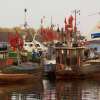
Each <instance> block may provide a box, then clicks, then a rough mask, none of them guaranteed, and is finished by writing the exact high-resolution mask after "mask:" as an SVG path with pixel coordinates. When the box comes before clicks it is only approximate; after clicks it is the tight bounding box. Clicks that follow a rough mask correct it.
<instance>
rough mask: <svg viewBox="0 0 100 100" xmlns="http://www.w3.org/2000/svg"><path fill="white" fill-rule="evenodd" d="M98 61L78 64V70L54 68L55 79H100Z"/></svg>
mask: <svg viewBox="0 0 100 100" xmlns="http://www.w3.org/2000/svg"><path fill="white" fill-rule="evenodd" d="M99 64H100V63H98V62H95V63H93V62H89V63H88V64H84V65H83V66H80V68H79V70H77V71H73V70H56V71H55V75H56V79H99V80H100V65H99Z"/></svg>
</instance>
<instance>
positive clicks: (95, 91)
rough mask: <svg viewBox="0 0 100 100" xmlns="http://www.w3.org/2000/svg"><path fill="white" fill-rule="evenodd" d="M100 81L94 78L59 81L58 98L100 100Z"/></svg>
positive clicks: (57, 87)
mask: <svg viewBox="0 0 100 100" xmlns="http://www.w3.org/2000/svg"><path fill="white" fill-rule="evenodd" d="M99 88H100V83H99V82H97V81H92V80H76V81H66V82H65V81H57V82H56V94H57V96H56V97H57V98H56V99H57V100H67V99H68V100H74V99H75V100H92V99H93V98H95V99H96V100H99V99H100V97H99V93H100V89H99Z"/></svg>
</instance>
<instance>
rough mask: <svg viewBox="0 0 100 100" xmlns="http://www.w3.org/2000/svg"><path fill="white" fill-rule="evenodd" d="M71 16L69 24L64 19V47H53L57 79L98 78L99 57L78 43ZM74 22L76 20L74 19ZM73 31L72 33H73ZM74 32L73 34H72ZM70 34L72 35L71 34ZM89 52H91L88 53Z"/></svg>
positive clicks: (99, 69)
mask: <svg viewBox="0 0 100 100" xmlns="http://www.w3.org/2000/svg"><path fill="white" fill-rule="evenodd" d="M72 21H73V17H72V16H70V18H69V24H70V25H69V24H67V22H66V21H65V31H66V33H67V34H66V37H67V40H66V42H67V46H66V47H62V46H59V47H55V50H56V70H55V75H56V78H57V79H65V78H66V79H87V78H92V79H99V76H100V74H99V73H100V68H99V64H100V58H99V56H98V57H97V55H95V53H93V52H94V50H93V49H90V48H88V47H86V46H82V45H81V44H80V40H78V37H77V30H76V29H77V28H76V24H75V28H74V30H73V24H72ZM75 22H76V20H75ZM73 32H74V33H73ZM73 34H74V36H73ZM71 35H72V36H71ZM90 52H91V53H90Z"/></svg>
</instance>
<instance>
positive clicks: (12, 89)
mask: <svg viewBox="0 0 100 100" xmlns="http://www.w3.org/2000/svg"><path fill="white" fill-rule="evenodd" d="M0 100H100V81H90V80H89V81H88V80H77V81H66V82H65V81H56V82H54V81H49V80H43V81H41V82H34V83H31V84H29V83H28V84H23V83H22V84H11V85H0Z"/></svg>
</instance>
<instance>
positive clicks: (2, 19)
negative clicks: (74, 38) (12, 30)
mask: <svg viewBox="0 0 100 100" xmlns="http://www.w3.org/2000/svg"><path fill="white" fill-rule="evenodd" d="M25 8H27V16H28V18H27V20H28V24H29V25H30V26H32V27H34V28H39V27H40V20H41V18H42V17H43V16H45V19H44V25H45V26H49V25H50V22H51V16H52V22H53V23H54V24H55V25H57V24H59V26H60V27H63V24H64V18H65V17H67V16H69V15H70V14H73V15H74V13H72V12H73V10H75V9H77V10H80V13H81V15H80V16H79V15H77V24H78V26H79V27H80V30H81V32H87V31H90V30H91V28H92V27H93V26H94V25H95V24H96V22H97V21H99V19H100V15H99V14H96V15H92V16H88V15H90V14H94V13H97V12H100V0H0V27H13V26H22V25H23V24H24V9H25Z"/></svg>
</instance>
